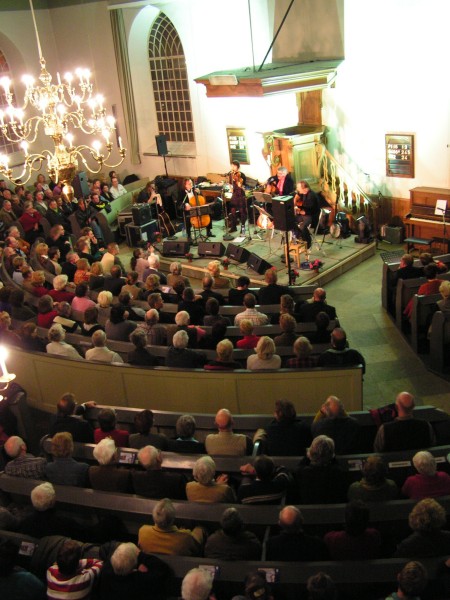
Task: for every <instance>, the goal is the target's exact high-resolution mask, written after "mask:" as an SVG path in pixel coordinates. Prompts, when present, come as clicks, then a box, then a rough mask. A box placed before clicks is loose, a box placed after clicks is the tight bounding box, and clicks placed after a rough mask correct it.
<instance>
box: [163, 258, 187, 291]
mask: <svg viewBox="0 0 450 600" xmlns="http://www.w3.org/2000/svg"><path fill="white" fill-rule="evenodd" d="M169 271H170V274H169V275H168V276H167V285H170V287H172V288H173V286H174V285H175V283H177V281H182V282H183V283H184V285H185V286H186V287H190V285H191V283H190V281H189V277H185V276H184V275H182V274H181V273H182V271H183V266H182V264H181V263H180V262H177V261H175V262H172V263H170V267H169Z"/></svg>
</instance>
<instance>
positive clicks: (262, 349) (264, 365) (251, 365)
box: [247, 335, 281, 371]
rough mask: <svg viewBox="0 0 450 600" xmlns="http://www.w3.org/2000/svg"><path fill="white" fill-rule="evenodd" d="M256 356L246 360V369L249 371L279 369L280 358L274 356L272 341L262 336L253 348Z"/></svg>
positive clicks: (253, 355) (276, 355)
mask: <svg viewBox="0 0 450 600" xmlns="http://www.w3.org/2000/svg"><path fill="white" fill-rule="evenodd" d="M255 352H256V354H252V355H251V356H249V357H248V358H247V369H249V370H250V371H261V370H266V369H279V368H280V367H281V358H280V356H279V355H278V354H275V344H274V342H273V340H272V339H271V338H270V337H269V336H267V335H263V336H261V337H260V339H259V342H258V343H257V344H256V348H255Z"/></svg>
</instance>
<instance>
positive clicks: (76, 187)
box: [72, 171, 90, 198]
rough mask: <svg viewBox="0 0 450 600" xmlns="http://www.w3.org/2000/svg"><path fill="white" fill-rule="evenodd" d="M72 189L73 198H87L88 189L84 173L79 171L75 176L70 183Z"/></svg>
mask: <svg viewBox="0 0 450 600" xmlns="http://www.w3.org/2000/svg"><path fill="white" fill-rule="evenodd" d="M72 187H73V191H74V194H75V198H86V197H87V196H89V194H90V189H89V183H88V180H87V177H86V173H84V172H83V171H81V173H78V175H75V177H74V178H73V181H72Z"/></svg>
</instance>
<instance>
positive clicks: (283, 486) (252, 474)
mask: <svg viewBox="0 0 450 600" xmlns="http://www.w3.org/2000/svg"><path fill="white" fill-rule="evenodd" d="M241 473H242V475H244V479H243V480H242V483H241V485H240V487H239V490H238V500H239V502H241V503H242V504H280V503H281V501H282V500H283V499H284V497H285V495H286V493H287V491H288V488H289V487H290V485H291V483H292V476H291V475H290V473H288V471H287V470H286V469H285V468H284V467H280V466H278V467H276V466H275V463H274V462H273V460H272V459H271V458H270V456H264V455H262V456H258V457H257V458H256V460H255V462H254V463H253V465H251V464H250V463H248V464H246V465H243V466H242V467H241ZM253 478H254V479H253Z"/></svg>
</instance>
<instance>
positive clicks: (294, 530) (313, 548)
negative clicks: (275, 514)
mask: <svg viewBox="0 0 450 600" xmlns="http://www.w3.org/2000/svg"><path fill="white" fill-rule="evenodd" d="M303 522H304V521H303V515H302V513H301V512H300V510H299V509H298V508H297V507H296V506H285V507H284V508H283V509H282V510H281V511H280V515H279V519H278V525H279V526H280V529H281V532H280V533H279V534H278V535H274V536H271V537H269V539H268V540H267V542H266V560H273V561H287V562H296V561H301V562H305V561H316V560H327V559H328V550H327V547H326V545H325V544H324V542H323V541H322V540H321V539H320V538H319V537H316V536H315V535H308V534H307V533H305V531H304V529H303Z"/></svg>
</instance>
